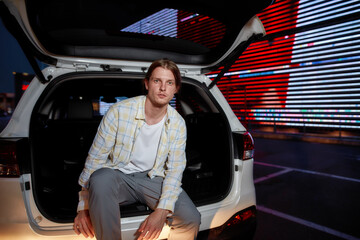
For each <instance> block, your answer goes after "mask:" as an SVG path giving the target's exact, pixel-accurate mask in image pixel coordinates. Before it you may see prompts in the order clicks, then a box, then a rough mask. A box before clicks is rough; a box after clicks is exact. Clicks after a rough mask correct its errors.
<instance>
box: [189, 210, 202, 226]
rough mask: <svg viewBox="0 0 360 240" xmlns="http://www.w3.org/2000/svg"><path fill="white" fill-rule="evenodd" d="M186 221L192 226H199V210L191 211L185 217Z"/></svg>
mask: <svg viewBox="0 0 360 240" xmlns="http://www.w3.org/2000/svg"><path fill="white" fill-rule="evenodd" d="M186 222H187V223H188V224H189V225H192V226H200V223H201V215H200V212H199V211H197V210H196V211H193V212H192V214H191V215H189V217H188V218H187V219H186Z"/></svg>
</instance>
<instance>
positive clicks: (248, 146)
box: [242, 132, 255, 160]
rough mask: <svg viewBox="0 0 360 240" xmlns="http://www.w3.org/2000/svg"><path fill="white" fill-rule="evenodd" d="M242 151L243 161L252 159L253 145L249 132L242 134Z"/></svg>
mask: <svg viewBox="0 0 360 240" xmlns="http://www.w3.org/2000/svg"><path fill="white" fill-rule="evenodd" d="M243 140H244V151H243V158H242V159H243V160H246V159H250V158H253V157H254V152H255V145H254V139H253V138H252V136H251V134H250V133H249V132H246V133H244V135H243Z"/></svg>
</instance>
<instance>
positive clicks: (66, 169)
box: [30, 72, 233, 222]
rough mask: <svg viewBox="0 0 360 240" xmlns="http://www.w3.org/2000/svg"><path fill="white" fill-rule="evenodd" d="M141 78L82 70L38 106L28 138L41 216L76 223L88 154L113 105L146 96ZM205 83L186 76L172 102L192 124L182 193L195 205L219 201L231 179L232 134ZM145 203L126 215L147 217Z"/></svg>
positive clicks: (58, 85) (56, 86) (60, 83)
mask: <svg viewBox="0 0 360 240" xmlns="http://www.w3.org/2000/svg"><path fill="white" fill-rule="evenodd" d="M143 77H144V76H143V75H142V74H128V73H127V74H125V73H94V72H91V73H86V72H84V73H76V74H70V75H66V76H63V77H59V78H58V79H54V81H52V82H51V83H50V84H49V86H48V87H47V88H46V89H45V91H44V93H43V94H42V96H41V98H40V99H39V101H38V103H37V105H36V106H35V108H34V111H33V114H32V118H31V126H30V139H32V141H31V150H32V168H33V174H32V178H33V179H32V182H33V186H32V187H33V191H34V192H33V194H34V197H35V201H36V204H37V207H38V208H39V210H40V211H41V213H42V214H43V215H44V216H45V217H47V218H48V219H50V220H53V221H55V222H72V221H73V219H74V217H75V215H76V207H77V203H78V191H79V190H80V186H79V185H78V183H77V180H78V177H79V175H80V172H81V171H82V169H83V166H84V163H85V159H86V157H87V153H88V150H89V148H90V146H91V144H92V141H93V139H94V136H95V134H96V131H97V128H98V125H99V123H100V121H101V119H102V116H103V115H104V113H105V112H106V110H107V109H108V107H109V106H110V105H111V104H113V103H115V102H117V101H121V100H122V99H124V98H129V97H133V96H137V95H140V94H143V84H142V79H143ZM207 91H208V90H207V89H205V86H203V85H202V84H199V83H198V82H196V81H194V80H191V79H187V78H184V79H183V84H182V88H181V90H180V92H179V94H177V95H176V96H175V97H174V99H173V101H171V105H172V106H173V107H174V108H176V110H177V111H178V112H179V113H180V114H181V115H182V116H183V118H184V119H185V121H186V125H187V131H188V138H187V147H186V156H187V167H186V170H185V171H184V175H183V188H184V189H185V191H186V192H187V193H188V194H189V196H190V198H191V199H192V200H193V201H194V203H195V204H196V205H197V206H201V205H204V204H208V203H212V202H216V201H220V200H221V199H223V198H224V197H225V196H226V195H227V193H228V192H229V189H230V185H231V181H232V177H231V176H232V175H231V171H233V169H232V162H231V159H232V158H231V157H232V156H230V154H231V152H232V151H231V149H229V148H231V146H232V144H231V131H230V128H229V123H228V122H227V120H226V118H225V116H224V113H223V112H222V111H219V110H218V109H220V108H219V107H218V106H217V105H216V104H214V102H215V101H213V99H211V97H209V96H210V95H207V94H206V92H207ZM149 211H150V210H149V209H147V208H146V207H145V206H142V205H131V206H127V207H122V209H121V214H122V217H126V216H134V215H141V214H146V213H148V212H149Z"/></svg>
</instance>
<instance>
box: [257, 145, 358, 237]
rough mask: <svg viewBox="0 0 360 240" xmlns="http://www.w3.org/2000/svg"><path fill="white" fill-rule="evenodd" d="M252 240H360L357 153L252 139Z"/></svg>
mask: <svg viewBox="0 0 360 240" xmlns="http://www.w3.org/2000/svg"><path fill="white" fill-rule="evenodd" d="M254 180H255V187H256V197H257V205H258V227H257V232H256V235H255V238H254V239H255V240H271V239H276V240H282V239H292V240H297V239H302V240H303V239H317V240H322V239H324V240H325V239H326V240H328V239H354V240H356V239H357V240H359V239H360V221H359V217H360V204H359V203H360V191H359V190H360V147H358V146H344V145H332V144H321V143H310V142H301V141H289V140H273V139H262V138H256V139H255V165H254Z"/></svg>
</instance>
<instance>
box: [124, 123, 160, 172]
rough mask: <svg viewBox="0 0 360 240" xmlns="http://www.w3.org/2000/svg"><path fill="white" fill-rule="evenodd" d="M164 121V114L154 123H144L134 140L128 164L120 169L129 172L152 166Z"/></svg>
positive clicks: (144, 169)
mask: <svg viewBox="0 0 360 240" xmlns="http://www.w3.org/2000/svg"><path fill="white" fill-rule="evenodd" d="M164 122H165V116H164V117H163V119H162V120H161V121H160V122H158V123H156V124H153V125H148V124H146V123H145V124H144V126H143V127H142V128H141V129H140V132H139V135H138V136H137V138H136V140H135V143H134V148H133V153H132V156H131V158H130V162H129V164H128V165H126V166H125V167H123V168H121V169H120V171H122V172H123V173H125V174H129V173H134V172H144V171H148V170H150V169H152V168H153V166H154V163H155V159H156V154H157V150H158V146H159V142H160V136H161V131H162V128H163V126H164Z"/></svg>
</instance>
